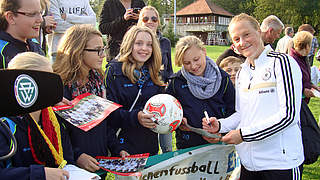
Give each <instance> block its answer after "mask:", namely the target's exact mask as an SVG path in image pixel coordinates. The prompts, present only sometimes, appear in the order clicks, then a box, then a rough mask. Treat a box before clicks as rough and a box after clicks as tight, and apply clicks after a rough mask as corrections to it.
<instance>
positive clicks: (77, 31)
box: [53, 24, 103, 86]
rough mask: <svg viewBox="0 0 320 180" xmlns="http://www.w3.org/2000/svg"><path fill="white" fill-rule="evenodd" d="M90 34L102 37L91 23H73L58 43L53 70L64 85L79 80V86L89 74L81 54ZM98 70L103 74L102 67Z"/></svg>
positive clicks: (83, 83)
mask: <svg viewBox="0 0 320 180" xmlns="http://www.w3.org/2000/svg"><path fill="white" fill-rule="evenodd" d="M92 35H97V36H100V37H102V35H101V33H100V32H99V31H98V30H97V29H95V28H94V27H93V26H92V25H89V24H81V25H74V26H72V27H70V28H69V29H67V31H66V32H65V34H64V35H63V37H62V38H61V40H60V43H59V45H58V52H57V57H56V61H55V62H54V64H53V71H54V72H56V73H58V74H59V75H60V76H61V79H62V81H63V84H64V85H67V84H69V83H72V82H74V81H79V82H80V84H81V86H84V85H85V81H86V79H87V77H88V75H89V70H90V69H89V68H88V67H87V66H86V65H85V64H84V62H83V59H82V56H83V51H84V49H85V47H86V44H87V42H88V40H89V39H90V38H91V37H92ZM98 72H99V73H100V74H101V75H102V76H103V72H102V69H99V70H98Z"/></svg>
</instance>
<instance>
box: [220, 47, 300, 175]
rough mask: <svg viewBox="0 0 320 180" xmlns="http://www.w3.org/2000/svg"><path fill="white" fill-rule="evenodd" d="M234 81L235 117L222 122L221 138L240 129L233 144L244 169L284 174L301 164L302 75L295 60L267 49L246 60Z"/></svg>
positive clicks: (232, 116)
mask: <svg viewBox="0 0 320 180" xmlns="http://www.w3.org/2000/svg"><path fill="white" fill-rule="evenodd" d="M241 67H242V68H241V70H240V71H239V73H238V75H237V80H236V112H235V113H234V114H233V115H231V116H230V117H228V118H226V119H220V120H219V121H220V124H221V128H220V133H225V132H229V131H230V130H232V129H240V131H241V135H242V138H243V140H244V141H243V142H242V143H240V144H239V145H236V149H237V152H238V153H239V156H240V160H241V163H242V165H244V167H245V168H246V169H248V170H250V171H261V170H272V169H274V170H275V169H277V170H281V169H282V170H283V169H292V168H295V167H297V166H299V165H300V164H301V163H302V162H303V161H304V155H303V146H302V138H301V130H300V126H299V124H300V105H301V95H302V83H301V80H302V74H301V70H300V67H299V65H298V64H297V63H296V61H295V60H294V59H293V58H292V57H290V56H288V55H285V54H280V53H277V52H274V51H271V50H270V48H265V50H264V51H263V52H262V54H261V55H260V56H259V57H258V59H256V60H255V68H252V67H250V65H249V63H248V62H247V61H246V62H245V63H243V64H242V65H241Z"/></svg>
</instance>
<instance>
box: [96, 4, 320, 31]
mask: <svg viewBox="0 0 320 180" xmlns="http://www.w3.org/2000/svg"><path fill="white" fill-rule="evenodd" d="M104 1H105V0H90V4H91V5H92V8H93V9H94V11H95V12H96V14H97V16H98V15H99V14H100V11H101V8H102V6H103V3H104ZM144 1H145V3H146V4H148V5H151V6H154V7H156V8H157V10H158V11H159V13H160V15H163V14H173V11H174V10H173V8H174V0H144ZM195 1H196V0H176V5H177V11H179V10H180V9H182V8H183V7H185V6H187V5H189V4H191V3H193V2H195ZM210 1H212V2H214V3H216V4H217V5H219V6H220V7H222V8H224V9H225V10H227V11H229V12H231V13H232V14H234V15H236V14H239V13H241V12H244V13H247V14H249V15H252V16H254V17H256V18H257V20H258V21H259V22H262V20H263V19H264V18H265V17H267V16H268V15H271V14H274V15H276V16H278V17H279V18H280V19H281V20H282V22H283V23H284V24H286V25H290V26H293V27H294V28H295V29H297V28H298V27H299V26H300V25H301V24H305V23H307V24H310V25H312V26H313V27H314V28H315V29H316V31H318V30H319V29H320V0H303V1H302V0H210Z"/></svg>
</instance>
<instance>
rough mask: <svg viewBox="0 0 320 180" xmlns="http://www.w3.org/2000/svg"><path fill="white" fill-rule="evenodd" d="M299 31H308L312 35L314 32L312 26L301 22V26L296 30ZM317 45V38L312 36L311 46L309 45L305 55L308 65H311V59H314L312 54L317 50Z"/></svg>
mask: <svg viewBox="0 0 320 180" xmlns="http://www.w3.org/2000/svg"><path fill="white" fill-rule="evenodd" d="M300 31H308V32H309V33H311V34H312V35H314V33H315V30H314V29H313V27H312V26H311V25H310V24H302V25H301V26H299V29H298V32H300ZM318 46H319V44H318V40H317V38H316V37H313V38H312V46H311V49H310V52H309V54H308V56H307V57H308V62H309V66H310V67H311V66H313V59H314V55H315V54H316V52H317V48H318Z"/></svg>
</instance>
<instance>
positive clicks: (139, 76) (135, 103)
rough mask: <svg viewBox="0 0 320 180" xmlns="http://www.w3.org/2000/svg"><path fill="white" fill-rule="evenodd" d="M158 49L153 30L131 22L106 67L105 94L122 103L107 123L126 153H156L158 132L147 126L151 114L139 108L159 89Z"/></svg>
mask: <svg viewBox="0 0 320 180" xmlns="http://www.w3.org/2000/svg"><path fill="white" fill-rule="evenodd" d="M160 66H161V51H160V47H159V43H158V40H157V38H156V36H155V35H154V33H153V32H152V31H151V30H150V29H149V28H147V27H137V26H133V27H132V28H131V29H130V30H129V31H128V32H127V33H126V34H125V36H124V39H123V42H122V44H121V47H120V54H119V58H118V59H114V60H112V61H111V62H110V63H109V64H108V65H107V69H106V79H105V84H106V89H107V98H108V99H109V100H111V101H114V102H116V103H118V104H121V105H123V107H122V108H119V109H117V110H116V111H114V112H113V113H112V115H113V118H112V120H111V122H110V123H111V125H112V126H113V127H114V128H116V129H118V128H120V132H119V135H118V138H119V140H120V142H121V143H122V144H124V145H125V147H126V149H128V150H129V153H130V154H139V153H150V155H155V154H157V153H158V149H159V148H158V134H157V133H154V132H152V131H151V130H150V129H149V128H154V127H155V126H156V124H155V123H154V122H153V121H152V120H151V117H152V116H153V115H151V114H145V113H143V112H142V109H143V107H144V105H145V103H146V102H147V100H148V99H149V98H150V97H152V96H153V95H156V94H159V93H161V92H162V85H163V83H162V82H161V81H160V77H159V72H160Z"/></svg>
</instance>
